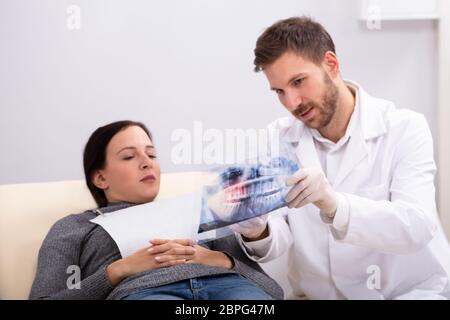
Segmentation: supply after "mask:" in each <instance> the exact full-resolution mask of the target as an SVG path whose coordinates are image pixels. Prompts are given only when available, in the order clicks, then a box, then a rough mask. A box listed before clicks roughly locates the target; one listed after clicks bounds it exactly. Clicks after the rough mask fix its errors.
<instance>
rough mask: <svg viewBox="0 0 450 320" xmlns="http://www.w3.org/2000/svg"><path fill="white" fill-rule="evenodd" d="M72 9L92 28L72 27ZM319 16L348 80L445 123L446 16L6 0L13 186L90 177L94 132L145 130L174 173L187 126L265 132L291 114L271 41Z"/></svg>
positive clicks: (335, 6) (3, 69) (5, 145)
mask: <svg viewBox="0 0 450 320" xmlns="http://www.w3.org/2000/svg"><path fill="white" fill-rule="evenodd" d="M69 4H77V5H79V7H80V8H81V29H80V30H79V31H70V30H69V29H68V28H67V27H66V20H67V17H68V15H67V13H66V9H67V7H68V5H69ZM299 14H309V15H311V16H313V17H314V18H316V19H317V20H319V21H320V22H322V23H323V24H324V25H325V26H326V27H327V28H328V30H329V31H330V33H331V34H332V36H333V37H334V39H335V42H336V45H337V52H338V55H339V56H340V59H341V63H342V70H343V75H344V76H345V77H347V78H351V79H353V80H356V81H358V82H360V83H361V84H363V85H364V87H365V88H366V90H367V91H368V92H370V93H372V94H374V95H378V96H380V97H383V98H386V99H391V100H393V101H395V102H396V103H397V104H398V105H399V106H401V107H407V108H411V109H414V110H418V111H419V112H422V113H424V114H425V115H426V117H427V119H428V121H429V122H430V125H431V127H432V130H433V132H435V129H434V128H435V125H436V116H435V112H436V103H437V98H436V85H437V84H436V78H437V75H436V74H437V66H436V59H437V58H436V28H435V24H434V22H431V21H418V22H389V23H383V24H382V28H381V30H377V31H371V30H368V29H367V27H366V25H365V24H364V23H363V22H359V21H358V20H357V17H358V6H357V0H340V1H330V0H303V1H299V0H280V1H275V0H272V1H260V0H250V1H238V0H226V1H225V0H214V1H208V0H188V1H186V0H169V1H143V0H135V1H118V0H114V1H113V0H84V1H76V0H71V1H68V0H53V1H51V0H40V1H38V0H35V1H31V0H30V1H24V0H0V150H1V157H0V184H8V183H20V182H31V181H33V182H35V181H36V182H37V181H51V180H66V179H80V178H82V177H83V172H82V160H81V159H82V149H83V146H84V144H85V142H86V140H87V138H88V136H89V134H90V133H91V132H92V131H93V130H94V129H95V128H97V127H98V126H100V125H103V124H106V123H108V122H110V121H113V120H119V119H125V118H126V119H134V120H141V121H143V122H145V123H146V124H147V125H148V126H149V127H150V129H151V130H152V131H153V133H154V136H155V142H156V146H157V148H158V149H159V157H160V160H161V162H162V167H163V169H164V171H166V172H168V171H180V170H186V169H189V170H196V169H200V168H199V167H198V166H197V167H195V166H194V167H192V166H180V165H178V166H177V165H174V164H173V163H172V162H171V160H170V151H171V148H172V146H173V145H174V143H173V142H171V140H170V137H171V134H172V132H173V130H175V129H177V128H187V129H190V130H192V126H193V121H194V120H202V121H203V124H204V126H205V128H219V129H225V128H262V127H264V126H265V125H266V124H267V123H268V122H270V121H271V120H272V119H274V118H276V117H279V116H283V115H286V112H285V111H284V110H283V109H282V107H281V106H280V105H279V103H278V101H277V100H276V98H275V96H274V95H273V93H271V92H269V90H268V85H267V83H266V81H265V78H264V75H262V74H254V73H253V71H252V68H253V66H252V60H253V55H252V54H253V48H254V44H255V40H256V38H257V36H258V35H259V34H260V33H261V32H262V31H263V29H264V28H265V27H267V26H268V25H270V24H271V23H272V22H274V21H275V20H278V19H281V18H286V17H289V16H292V15H299Z"/></svg>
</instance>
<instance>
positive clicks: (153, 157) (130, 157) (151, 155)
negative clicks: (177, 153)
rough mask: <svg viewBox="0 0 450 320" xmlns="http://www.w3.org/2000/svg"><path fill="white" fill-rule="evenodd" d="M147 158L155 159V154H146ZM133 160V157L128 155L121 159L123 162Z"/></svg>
mask: <svg viewBox="0 0 450 320" xmlns="http://www.w3.org/2000/svg"><path fill="white" fill-rule="evenodd" d="M147 156H148V157H149V158H150V159H156V155H155V154H147ZM133 158H134V155H132V156H131V155H130V156H125V157H123V160H131V159H133Z"/></svg>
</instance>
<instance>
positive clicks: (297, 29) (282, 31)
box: [253, 17, 336, 72]
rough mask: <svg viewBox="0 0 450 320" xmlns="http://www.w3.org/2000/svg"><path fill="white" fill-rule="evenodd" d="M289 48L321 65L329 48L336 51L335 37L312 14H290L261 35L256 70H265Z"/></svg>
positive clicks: (255, 61) (255, 62)
mask: <svg viewBox="0 0 450 320" xmlns="http://www.w3.org/2000/svg"><path fill="white" fill-rule="evenodd" d="M288 50H291V51H292V52H294V53H296V54H298V55H301V56H303V57H305V58H307V59H309V60H310V61H312V62H313V63H315V64H316V65H320V63H321V62H322V61H323V58H324V56H325V53H326V52H327V51H331V52H333V53H336V48H335V46H334V42H333V39H332V38H331V36H330V35H329V34H328V32H327V31H326V30H325V28H324V27H323V26H322V25H321V24H320V23H318V22H315V21H314V20H312V19H311V18H309V17H293V18H288V19H285V20H280V21H278V22H276V23H274V24H273V25H271V26H270V27H269V28H267V29H266V30H265V31H264V32H263V34H261V35H260V36H259V38H258V40H257V41H256V48H255V60H254V61H253V62H254V65H255V69H254V70H255V71H256V72H258V71H261V70H263V68H264V66H267V65H269V64H271V63H273V62H275V60H277V59H278V58H279V57H280V56H281V55H283V54H284V53H285V52H287V51H288Z"/></svg>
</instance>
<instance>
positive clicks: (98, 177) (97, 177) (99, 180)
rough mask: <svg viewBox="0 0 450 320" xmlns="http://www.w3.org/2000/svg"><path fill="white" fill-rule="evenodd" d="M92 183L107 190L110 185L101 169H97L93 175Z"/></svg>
mask: <svg viewBox="0 0 450 320" xmlns="http://www.w3.org/2000/svg"><path fill="white" fill-rule="evenodd" d="M92 183H93V184H94V185H95V186H96V187H97V188H99V189H102V190H106V189H108V187H109V185H108V182H107V181H106V179H105V177H104V176H103V174H102V172H101V171H100V170H98V171H96V172H95V173H94V174H93V175H92Z"/></svg>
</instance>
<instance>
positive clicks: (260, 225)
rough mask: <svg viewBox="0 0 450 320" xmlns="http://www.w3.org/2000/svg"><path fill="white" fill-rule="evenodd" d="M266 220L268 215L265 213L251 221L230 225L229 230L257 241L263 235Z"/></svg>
mask: <svg viewBox="0 0 450 320" xmlns="http://www.w3.org/2000/svg"><path fill="white" fill-rule="evenodd" d="M268 218H269V214H268V213H266V214H264V215H261V216H259V217H255V218H253V219H249V220H245V221H241V222H239V223H235V224H232V225H230V228H231V229H232V230H233V231H235V232H237V233H240V234H241V235H243V236H244V237H245V238H248V239H250V240H253V239H257V238H258V237H259V236H261V235H262V234H263V232H264V230H266V227H267V219H268Z"/></svg>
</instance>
